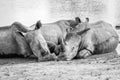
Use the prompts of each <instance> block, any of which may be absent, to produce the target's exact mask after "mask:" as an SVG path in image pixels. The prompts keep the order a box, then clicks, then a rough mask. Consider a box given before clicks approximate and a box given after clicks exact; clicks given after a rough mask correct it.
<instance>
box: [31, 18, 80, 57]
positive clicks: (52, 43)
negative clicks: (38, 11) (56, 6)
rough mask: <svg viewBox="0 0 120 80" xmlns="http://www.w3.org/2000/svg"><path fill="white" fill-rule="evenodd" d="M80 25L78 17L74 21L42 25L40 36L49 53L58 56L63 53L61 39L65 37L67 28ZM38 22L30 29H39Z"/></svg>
mask: <svg viewBox="0 0 120 80" xmlns="http://www.w3.org/2000/svg"><path fill="white" fill-rule="evenodd" d="M79 23H81V20H80V19H79V17H76V18H75V20H59V21H57V22H53V23H47V24H42V27H41V28H40V30H41V34H42V35H43V37H44V38H45V40H46V42H47V43H48V46H49V49H50V52H51V53H52V52H55V54H57V55H58V54H59V52H63V51H64V46H63V45H64V41H63V39H64V38H65V36H66V33H67V32H66V29H67V28H75V26H76V25H77V24H79ZM39 24H40V21H37V23H36V24H34V25H32V26H31V27H35V29H37V28H39Z"/></svg>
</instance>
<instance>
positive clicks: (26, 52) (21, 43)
mask: <svg viewBox="0 0 120 80" xmlns="http://www.w3.org/2000/svg"><path fill="white" fill-rule="evenodd" d="M13 36H14V38H15V40H16V42H17V45H18V53H19V54H22V55H23V56H24V57H28V56H30V55H31V54H32V51H31V49H30V47H29V45H28V44H27V42H26V40H25V38H24V36H22V35H21V34H20V33H19V32H15V33H13Z"/></svg>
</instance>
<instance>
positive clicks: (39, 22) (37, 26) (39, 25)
mask: <svg viewBox="0 0 120 80" xmlns="http://www.w3.org/2000/svg"><path fill="white" fill-rule="evenodd" d="M41 26H42V24H41V21H40V20H39V21H37V23H36V27H35V30H37V29H39V28H40V27H41Z"/></svg>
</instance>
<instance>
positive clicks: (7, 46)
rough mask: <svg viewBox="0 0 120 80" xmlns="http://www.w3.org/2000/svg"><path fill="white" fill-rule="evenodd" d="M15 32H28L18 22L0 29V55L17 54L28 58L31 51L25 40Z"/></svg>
mask: <svg viewBox="0 0 120 80" xmlns="http://www.w3.org/2000/svg"><path fill="white" fill-rule="evenodd" d="M17 31H23V32H27V31H28V30H27V29H26V28H25V26H24V25H22V24H21V23H19V22H14V23H13V24H12V25H10V26H4V27H0V54H1V55H9V54H17V55H23V56H25V57H26V56H29V54H32V51H31V49H30V47H29V45H28V44H27V42H26V40H25V38H24V37H23V36H22V35H21V34H20V33H18V32H17Z"/></svg>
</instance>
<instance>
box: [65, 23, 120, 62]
mask: <svg viewBox="0 0 120 80" xmlns="http://www.w3.org/2000/svg"><path fill="white" fill-rule="evenodd" d="M83 31H84V32H83ZM81 32H83V33H82V34H81ZM118 42H119V37H118V35H117V33H116V31H115V30H114V29H113V27H112V25H111V24H109V23H106V22H104V21H98V22H95V23H87V22H82V23H79V25H77V26H76V28H74V29H73V30H71V31H70V32H68V34H67V36H66V38H65V44H66V45H65V49H66V51H65V53H64V56H65V58H66V59H67V60H72V59H73V58H75V57H76V58H86V57H88V56H90V55H93V54H102V53H109V52H112V51H114V50H115V49H116V47H117V45H118Z"/></svg>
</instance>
